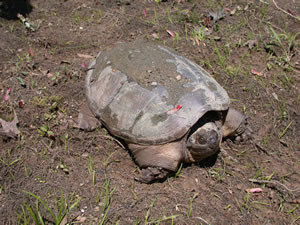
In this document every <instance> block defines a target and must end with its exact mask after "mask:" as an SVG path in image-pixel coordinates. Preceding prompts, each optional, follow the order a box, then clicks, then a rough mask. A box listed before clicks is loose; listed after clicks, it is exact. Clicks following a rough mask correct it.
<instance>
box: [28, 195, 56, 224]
mask: <svg viewBox="0 0 300 225" xmlns="http://www.w3.org/2000/svg"><path fill="white" fill-rule="evenodd" d="M24 192H25V193H26V194H28V195H30V196H32V197H34V198H35V199H36V200H38V201H39V202H40V203H42V205H43V206H44V207H45V208H46V209H47V211H48V212H49V213H50V215H51V217H52V219H53V221H55V223H56V221H57V219H56V216H55V214H54V213H53V211H52V210H51V209H50V207H49V206H48V205H47V204H46V202H44V201H43V200H42V199H41V198H40V197H39V196H37V195H35V194H33V193H32V192H28V191H24Z"/></svg>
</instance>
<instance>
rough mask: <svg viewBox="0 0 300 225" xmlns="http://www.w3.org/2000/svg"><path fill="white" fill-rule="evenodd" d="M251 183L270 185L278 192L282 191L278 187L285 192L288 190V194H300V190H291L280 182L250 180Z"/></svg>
mask: <svg viewBox="0 0 300 225" xmlns="http://www.w3.org/2000/svg"><path fill="white" fill-rule="evenodd" d="M249 181H250V182H253V183H258V184H268V185H269V186H270V187H273V188H275V189H277V190H279V191H280V189H279V188H278V186H281V187H283V188H284V189H285V190H287V191H288V192H290V193H292V194H295V192H299V193H300V188H296V189H293V190H292V189H290V188H288V187H287V186H285V185H284V184H282V183H280V182H278V181H268V180H257V179H249Z"/></svg>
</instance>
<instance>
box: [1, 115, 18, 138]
mask: <svg viewBox="0 0 300 225" xmlns="http://www.w3.org/2000/svg"><path fill="white" fill-rule="evenodd" d="M18 123H19V120H18V117H17V114H16V112H14V119H13V120H12V121H9V122H7V121H5V120H3V119H0V124H1V125H2V128H0V135H3V136H7V137H11V138H14V137H17V136H18V135H19V134H20V131H19V130H18V128H17V124H18Z"/></svg>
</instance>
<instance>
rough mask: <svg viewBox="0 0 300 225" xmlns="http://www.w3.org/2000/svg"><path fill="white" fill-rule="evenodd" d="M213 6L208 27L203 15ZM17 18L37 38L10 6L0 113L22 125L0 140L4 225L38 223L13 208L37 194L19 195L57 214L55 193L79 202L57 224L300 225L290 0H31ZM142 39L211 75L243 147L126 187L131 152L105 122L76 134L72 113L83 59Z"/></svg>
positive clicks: (296, 67)
mask: <svg viewBox="0 0 300 225" xmlns="http://www.w3.org/2000/svg"><path fill="white" fill-rule="evenodd" d="M4 2H5V1H4ZM16 2H17V1H16ZM274 2H275V3H276V5H275V4H274ZM2 3H3V1H2ZM0 4H1V3H0ZM24 7H29V6H28V5H26V4H25V6H24ZM221 9H224V13H225V17H224V18H222V19H220V20H219V19H218V18H217V21H216V22H215V23H214V22H213V21H212V19H211V17H210V16H208V15H209V13H212V12H213V13H215V12H219V11H220V10H221ZM281 9H283V10H285V12H284V11H283V10H281ZM6 10H9V9H6ZM14 10H16V9H14ZM22 12H23V13H24V14H26V13H27V15H24V16H26V18H27V19H28V21H29V23H30V24H31V25H32V27H33V28H34V30H31V29H27V28H26V27H25V26H24V24H23V23H22V22H21V21H20V20H19V19H18V18H17V17H16V15H15V11H14V12H12V13H14V14H13V15H11V14H10V15H9V16H8V12H5V13H3V12H2V15H3V17H2V18H0V33H1V34H0V77H1V78H0V95H1V99H0V102H1V104H0V118H2V119H4V120H6V121H10V120H12V119H13V115H14V111H15V112H16V114H17V116H18V119H19V124H18V129H19V130H20V135H19V137H17V138H9V137H5V136H0V224H18V223H19V224H34V222H33V220H32V218H31V221H27V222H26V221H24V218H25V216H24V213H22V212H24V211H25V212H26V205H27V206H28V205H30V206H32V207H33V208H35V206H36V199H34V198H33V197H31V196H30V195H29V194H27V193H26V192H24V191H27V192H31V193H34V194H35V195H37V196H39V197H40V198H41V199H43V200H44V201H45V202H46V203H47V205H48V206H49V207H50V208H52V209H53V210H54V212H57V207H56V205H57V203H58V200H59V199H61V198H62V196H64V198H65V199H66V201H67V202H68V203H69V205H68V206H70V205H71V204H72V203H73V202H74V201H75V200H76V199H80V202H79V204H78V205H77V206H76V207H75V208H73V209H72V210H71V211H70V212H69V213H68V214H67V217H66V219H65V220H64V223H61V224H67V223H69V224H100V223H101V222H100V221H101V220H102V221H103V223H102V224H212V225H213V224H272V225H275V224H278V225H282V224H300V138H299V137H300V90H299V89H300V34H299V33H298V35H297V32H299V31H300V19H299V17H300V2H299V1H297V0H276V1H273V0H265V1H258V0H257V1H250V0H232V1H217V0H210V1H196V0H182V1H177V0H176V1H175V0H174V1H171V0H169V1H161V2H160V1H152V0H140V1H138V0H103V1H100V0H91V1H84V0H63V1H38V0H32V1H31V2H30V10H23V11H22ZM16 18H17V19H16ZM168 31H169V32H168ZM138 39H139V40H149V41H153V42H156V43H160V44H163V45H166V46H169V47H172V48H174V49H176V51H177V52H179V53H180V54H182V55H184V56H186V57H188V58H189V59H191V60H193V61H195V62H196V63H198V64H199V65H201V66H203V67H204V68H205V69H206V70H207V71H209V72H210V73H211V74H212V76H213V77H214V78H215V79H216V80H217V81H218V82H219V83H220V84H221V85H222V86H224V88H225V89H226V90H227V91H228V93H229V95H230V97H231V99H232V105H233V106H234V107H235V108H237V109H239V110H241V111H243V112H245V113H246V114H247V116H248V117H249V123H250V126H251V128H252V129H253V131H254V137H253V139H252V140H251V141H249V142H247V143H244V144H237V143H234V142H232V141H231V140H226V141H225V142H224V143H222V146H221V147H222V149H221V152H220V153H219V154H218V155H217V156H216V157H214V159H211V160H210V161H206V162H201V163H198V164H189V165H183V167H182V169H181V171H179V172H178V173H177V176H175V175H174V176H171V177H170V178H168V179H167V180H166V181H164V182H158V183H154V184H150V185H147V184H141V183H138V182H136V181H135V180H134V177H135V176H137V175H138V174H139V168H138V167H137V165H136V164H135V163H134V161H133V160H132V158H131V156H130V155H129V154H128V152H127V150H126V149H123V148H122V147H121V146H120V145H119V144H118V143H117V142H116V141H115V140H114V139H113V138H112V137H111V136H110V135H109V134H108V133H107V131H106V130H105V129H104V128H101V129H97V130H96V131H94V132H85V131H81V130H79V129H77V128H76V118H77V116H78V110H79V106H80V105H81V104H82V103H84V102H85V101H86V99H85V95H84V80H85V76H86V72H85V70H86V68H87V65H88V64H89V63H90V62H91V61H92V60H93V58H94V57H95V56H96V55H97V53H98V52H99V51H100V50H101V49H104V48H106V47H109V46H111V45H112V44H114V43H116V42H118V41H126V42H131V41H134V40H138ZM196 40H197V41H196ZM8 89H10V93H9V99H6V98H5V94H6V93H7V90H8ZM105 184H106V185H105ZM253 188H261V192H258V193H252V192H247V190H248V191H249V189H251V190H252V191H253ZM107 196H109V198H108V197H107ZM107 199H108V201H107ZM22 208H23V211H22ZM39 211H40V213H41V215H42V217H43V218H44V221H46V224H54V222H53V219H52V218H51V216H50V215H49V213H48V212H47V210H46V209H45V207H43V205H41V204H39ZM26 215H27V218H30V216H28V215H29V214H28V213H27V214H26Z"/></svg>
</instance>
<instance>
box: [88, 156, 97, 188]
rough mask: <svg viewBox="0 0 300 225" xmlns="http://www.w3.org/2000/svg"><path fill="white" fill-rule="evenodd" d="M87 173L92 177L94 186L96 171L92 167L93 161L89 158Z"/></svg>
mask: <svg viewBox="0 0 300 225" xmlns="http://www.w3.org/2000/svg"><path fill="white" fill-rule="evenodd" d="M88 171H89V174H90V175H91V176H92V181H93V185H95V182H96V171H95V166H94V160H93V158H92V157H91V156H89V164H88Z"/></svg>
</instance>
